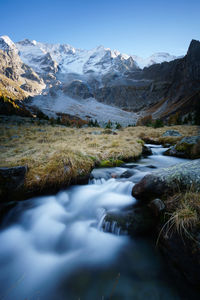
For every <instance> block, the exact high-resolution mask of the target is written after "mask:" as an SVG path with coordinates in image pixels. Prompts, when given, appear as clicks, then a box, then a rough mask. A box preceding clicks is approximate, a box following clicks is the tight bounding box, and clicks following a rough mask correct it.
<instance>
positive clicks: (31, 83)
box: [0, 36, 45, 96]
mask: <svg viewBox="0 0 200 300" xmlns="http://www.w3.org/2000/svg"><path fill="white" fill-rule="evenodd" d="M0 74H2V75H3V76H5V77H6V78H8V79H9V81H10V83H9V86H11V87H12V86H15V85H16V86H17V87H18V88H17V90H16V93H15V90H14V89H13V91H12V92H13V93H14V94H17V92H18V89H21V90H22V91H24V95H25V96H28V95H31V96H33V95H36V94H39V93H41V91H42V90H43V89H44V88H45V84H44V82H43V80H42V79H41V78H40V77H39V76H38V75H37V74H36V73H35V72H34V71H33V70H32V69H31V68H30V67H29V66H28V65H26V64H24V63H23V62H22V61H21V59H20V57H19V55H18V50H17V47H16V46H15V44H14V43H13V42H12V41H11V40H10V39H9V38H8V37H6V36H2V37H1V38H0ZM1 80H2V81H3V82H4V81H5V79H4V77H1ZM3 82H2V84H3ZM6 90H7V89H6ZM6 92H7V94H6V96H9V95H8V93H9V89H8V91H6Z"/></svg>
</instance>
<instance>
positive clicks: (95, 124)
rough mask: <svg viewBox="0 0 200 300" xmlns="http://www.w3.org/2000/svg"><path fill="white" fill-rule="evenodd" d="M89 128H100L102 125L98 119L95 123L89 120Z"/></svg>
mask: <svg viewBox="0 0 200 300" xmlns="http://www.w3.org/2000/svg"><path fill="white" fill-rule="evenodd" d="M88 126H89V127H100V125H99V123H98V121H97V120H96V119H95V121H93V120H92V119H91V120H89V122H88Z"/></svg>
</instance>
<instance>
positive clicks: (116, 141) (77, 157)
mask: <svg viewBox="0 0 200 300" xmlns="http://www.w3.org/2000/svg"><path fill="white" fill-rule="evenodd" d="M169 129H170V130H178V131H179V132H180V133H181V134H182V136H181V137H162V134H163V133H164V132H165V131H166V130H169ZM197 131H198V127H197V126H170V127H163V128H157V129H154V128H149V127H142V126H136V127H127V128H122V129H120V130H116V131H112V130H110V129H103V128H89V127H88V128H79V129H78V128H70V127H65V126H62V125H51V124H50V123H49V122H47V121H44V120H41V121H40V120H34V119H31V118H21V117H1V122H0V143H1V146H0V147H1V154H0V166H1V167H11V166H24V165H26V166H27V167H28V172H27V173H26V178H25V189H27V190H30V189H37V188H39V190H43V189H46V188H48V187H49V186H51V187H55V188H56V187H58V188H59V187H61V186H67V185H69V184H70V183H72V182H76V179H78V178H79V179H81V178H84V177H85V176H88V174H89V173H90V171H91V169H92V168H93V167H94V166H117V165H119V164H120V163H121V161H129V160H134V159H137V158H138V157H140V155H141V154H142V148H143V147H142V146H143V144H144V142H143V139H145V138H152V139H154V140H156V141H157V142H160V143H172V144H173V143H175V142H176V141H177V140H179V139H180V138H182V137H184V136H191V135H197Z"/></svg>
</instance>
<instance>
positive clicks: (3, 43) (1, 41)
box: [0, 35, 17, 52]
mask: <svg viewBox="0 0 200 300" xmlns="http://www.w3.org/2000/svg"><path fill="white" fill-rule="evenodd" d="M0 49H2V50H3V51H16V52H17V47H16V46H15V44H14V43H13V41H11V39H10V38H9V37H8V36H7V35H2V36H0Z"/></svg>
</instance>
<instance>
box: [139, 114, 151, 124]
mask: <svg viewBox="0 0 200 300" xmlns="http://www.w3.org/2000/svg"><path fill="white" fill-rule="evenodd" d="M152 123H153V119H152V115H148V116H145V117H143V118H141V119H139V120H138V121H137V126H152Z"/></svg>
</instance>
